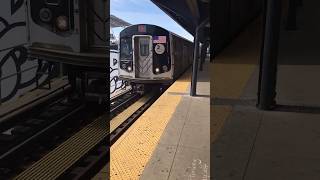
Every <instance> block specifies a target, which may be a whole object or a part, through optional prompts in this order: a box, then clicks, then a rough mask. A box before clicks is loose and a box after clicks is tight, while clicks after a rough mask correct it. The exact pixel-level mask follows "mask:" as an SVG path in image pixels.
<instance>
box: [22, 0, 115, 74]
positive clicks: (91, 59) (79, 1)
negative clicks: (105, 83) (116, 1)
mask: <svg viewBox="0 0 320 180" xmlns="http://www.w3.org/2000/svg"><path fill="white" fill-rule="evenodd" d="M27 2H28V23H27V25H28V33H29V42H30V47H29V55H30V57H32V58H39V59H44V60H49V61H55V62H60V63H66V64H72V65H79V66H86V67H99V68H105V67H106V65H107V58H108V57H107V55H108V53H107V44H108V43H107V33H106V32H107V23H106V19H107V17H108V16H109V11H108V6H107V4H108V1H105V0H28V1H27Z"/></svg>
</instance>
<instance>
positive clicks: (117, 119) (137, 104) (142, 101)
mask: <svg viewBox="0 0 320 180" xmlns="http://www.w3.org/2000/svg"><path fill="white" fill-rule="evenodd" d="M151 97H152V94H147V95H145V96H143V97H142V98H140V99H139V100H138V101H137V102H135V103H133V104H132V105H131V106H130V107H128V108H127V109H126V110H124V111H123V112H121V113H120V114H119V115H117V116H116V117H114V118H113V119H112V120H111V121H110V133H112V132H113V131H114V130H115V129H116V128H117V127H118V126H120V125H121V124H122V123H123V122H124V121H125V120H126V119H128V118H129V117H130V116H131V115H132V114H133V113H134V112H136V111H137V110H138V109H139V108H140V107H142V106H143V105H144V104H145V103H146V102H147V101H148V100H150V98H151ZM107 177H108V178H109V174H107V166H105V167H103V168H102V169H101V171H100V172H99V173H97V175H96V176H95V177H94V178H92V179H93V180H98V179H103V180H105V179H108V178H107Z"/></svg>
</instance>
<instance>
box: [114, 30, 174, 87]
mask: <svg viewBox="0 0 320 180" xmlns="http://www.w3.org/2000/svg"><path fill="white" fill-rule="evenodd" d="M170 53H171V52H170V32H169V31H167V30H165V29H163V28H161V27H158V26H155V25H148V24H138V25H133V26H129V27H127V28H126V29H124V30H123V31H121V32H120V63H119V77H120V78H121V79H124V80H128V81H129V82H133V83H135V84H146V83H154V84H159V83H170V82H171V81H172V80H173V66H172V63H173V62H172V60H171V58H170Z"/></svg>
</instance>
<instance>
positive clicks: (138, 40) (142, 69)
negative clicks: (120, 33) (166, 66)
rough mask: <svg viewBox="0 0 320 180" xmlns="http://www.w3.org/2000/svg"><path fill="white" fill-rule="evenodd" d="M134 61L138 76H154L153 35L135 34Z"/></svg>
mask: <svg viewBox="0 0 320 180" xmlns="http://www.w3.org/2000/svg"><path fill="white" fill-rule="evenodd" d="M133 47H134V48H133V62H134V64H135V70H136V71H135V73H136V74H135V75H136V77H137V78H151V77H152V75H153V74H152V37H151V36H146V35H138V36H133Z"/></svg>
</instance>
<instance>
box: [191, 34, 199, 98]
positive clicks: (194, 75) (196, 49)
mask: <svg viewBox="0 0 320 180" xmlns="http://www.w3.org/2000/svg"><path fill="white" fill-rule="evenodd" d="M199 30H200V28H197V29H196V34H195V36H194V51H193V65H192V79H191V88H190V96H196V94H197V78H198V56H199Z"/></svg>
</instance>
